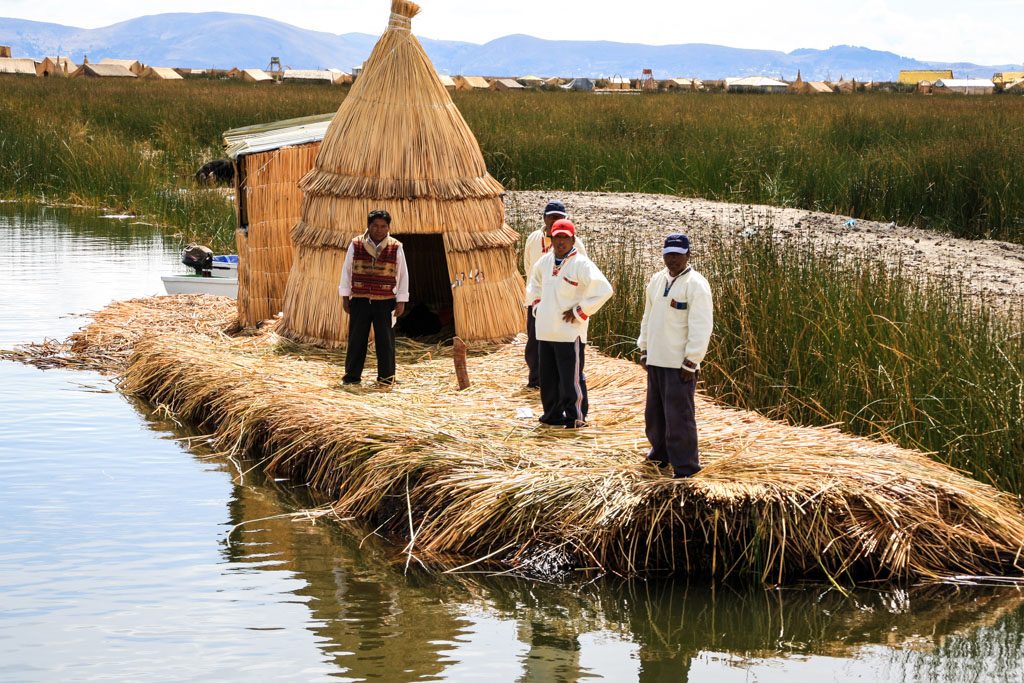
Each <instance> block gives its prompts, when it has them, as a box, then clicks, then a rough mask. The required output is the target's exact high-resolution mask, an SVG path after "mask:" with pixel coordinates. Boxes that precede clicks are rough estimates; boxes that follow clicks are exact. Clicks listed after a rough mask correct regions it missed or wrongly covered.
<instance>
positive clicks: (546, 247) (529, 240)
mask: <svg viewBox="0 0 1024 683" xmlns="http://www.w3.org/2000/svg"><path fill="white" fill-rule="evenodd" d="M574 246H575V247H576V251H578V252H580V254H582V255H583V256H586V255H587V248H586V247H585V246H584V245H583V238H581V237H580V236H579V235H577V236H576V243H575V245H574ZM549 251H551V238H550V237H544V228H541V229H540V230H534V231H533V232H531V233H530V234H529V235H527V236H526V244H524V245H523V275H525V276H526V278H527V279H529V278H530V273H532V272H533V266H534V265H535V264H536V263H537V260H538V259H540V257H541V256H543V255H544V254H546V253H548V252H549Z"/></svg>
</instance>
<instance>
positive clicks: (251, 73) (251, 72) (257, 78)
mask: <svg viewBox="0 0 1024 683" xmlns="http://www.w3.org/2000/svg"><path fill="white" fill-rule="evenodd" d="M241 76H242V80H243V81H252V82H254V83H265V82H267V81H272V80H274V79H273V77H271V75H270V74H268V73H267V72H266V71H264V70H263V69H244V70H242V73H241Z"/></svg>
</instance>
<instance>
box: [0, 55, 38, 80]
mask: <svg viewBox="0 0 1024 683" xmlns="http://www.w3.org/2000/svg"><path fill="white" fill-rule="evenodd" d="M0 74H13V75H17V76H38V75H39V73H38V70H37V68H36V62H35V60H34V59H28V58H24V57H14V58H11V57H0Z"/></svg>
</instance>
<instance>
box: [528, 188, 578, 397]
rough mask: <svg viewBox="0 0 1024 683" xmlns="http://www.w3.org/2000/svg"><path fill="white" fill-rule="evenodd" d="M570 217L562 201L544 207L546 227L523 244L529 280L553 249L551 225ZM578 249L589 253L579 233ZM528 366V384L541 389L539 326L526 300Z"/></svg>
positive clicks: (536, 231)
mask: <svg viewBox="0 0 1024 683" xmlns="http://www.w3.org/2000/svg"><path fill="white" fill-rule="evenodd" d="M568 217H569V214H568V213H567V212H566V210H565V204H563V203H562V202H560V201H557V200H555V201H551V202H548V205H547V206H545V207H544V227H542V228H538V229H537V230H534V231H533V232H531V233H530V234H529V235H528V236H527V237H526V244H525V245H524V246H523V275H525V276H526V279H527V280H529V279H530V273H532V272H533V266H534V264H535V263H537V261H538V260H539V259H540V257H541V256H543V255H544V254H546V253H548V252H549V251H550V250H551V226H552V225H554V224H555V221H557V220H561V219H562V218H568ZM576 251H578V252H579V253H580V254H582V255H583V256H586V255H587V250H586V248H585V247H584V246H583V240H582V239H581V238H580V236H579V235H577V236H576ZM526 367H527V368H529V370H530V374H529V378H528V379H527V381H526V386H527V387H528V388H530V389H539V388H540V375H538V374H537V368H538V362H537V327H536V324H535V321H534V318H533V307H532V306H530V304H529V302H526Z"/></svg>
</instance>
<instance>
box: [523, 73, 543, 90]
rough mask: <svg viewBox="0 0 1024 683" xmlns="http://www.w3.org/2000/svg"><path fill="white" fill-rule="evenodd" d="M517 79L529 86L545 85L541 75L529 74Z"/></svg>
mask: <svg viewBox="0 0 1024 683" xmlns="http://www.w3.org/2000/svg"><path fill="white" fill-rule="evenodd" d="M516 80H517V81H519V82H520V83H522V84H523V85H524V86H526V87H527V88H539V87H540V86H542V85H544V79H543V78H541V77H540V76H534V75H532V74H531V75H529V76H523V77H522V78H517V79H516Z"/></svg>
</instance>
